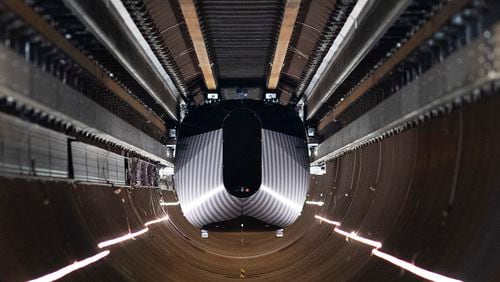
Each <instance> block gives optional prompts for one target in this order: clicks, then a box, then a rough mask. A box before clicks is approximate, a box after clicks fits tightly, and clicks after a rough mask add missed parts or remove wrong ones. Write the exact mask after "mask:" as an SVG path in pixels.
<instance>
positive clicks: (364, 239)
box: [333, 227, 382, 249]
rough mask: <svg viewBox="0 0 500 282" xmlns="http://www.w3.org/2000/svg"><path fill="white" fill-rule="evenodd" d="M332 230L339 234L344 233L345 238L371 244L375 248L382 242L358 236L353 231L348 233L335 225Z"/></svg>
mask: <svg viewBox="0 0 500 282" xmlns="http://www.w3.org/2000/svg"><path fill="white" fill-rule="evenodd" d="M333 231H335V232H337V233H339V234H341V235H344V236H346V237H347V238H350V239H353V240H356V241H358V242H361V243H363V244H366V245H369V246H372V247H374V248H376V249H378V248H382V243H380V242H378V241H373V240H370V239H367V238H363V237H360V236H358V235H357V234H356V233H355V232H351V233H348V232H345V231H343V230H340V229H338V228H337V227H335V229H333Z"/></svg>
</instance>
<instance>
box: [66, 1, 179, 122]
mask: <svg viewBox="0 0 500 282" xmlns="http://www.w3.org/2000/svg"><path fill="white" fill-rule="evenodd" d="M63 1H64V3H65V4H66V6H67V7H68V8H69V9H70V10H71V11H72V12H73V13H74V14H75V15H76V16H77V17H78V18H79V19H80V20H81V21H82V22H83V23H84V24H85V25H86V26H87V27H88V28H89V30H90V31H91V32H92V33H93V34H94V35H95V36H96V37H97V38H98V39H99V41H100V42H101V43H102V44H103V45H104V46H105V47H106V48H107V49H108V50H109V51H110V52H111V54H113V56H114V57H115V58H116V59H117V60H118V61H119V62H120V63H121V64H122V65H123V67H125V69H126V70H127V71H128V72H129V73H130V74H131V75H132V77H133V78H135V79H136V80H137V81H138V82H139V84H140V85H141V86H142V87H144V89H145V90H146V91H147V92H148V93H149V95H151V97H153V98H154V99H155V101H156V102H157V103H158V104H160V105H161V107H162V108H163V109H164V110H165V111H166V112H167V113H168V115H169V116H170V118H172V119H173V120H177V108H178V100H179V99H180V97H179V93H178V91H177V88H176V87H175V85H174V83H173V82H172V80H171V78H170V77H169V76H168V74H167V73H166V71H165V69H164V68H163V67H162V65H161V63H160V61H158V58H156V56H155V55H154V53H153V51H152V50H151V47H150V46H149V44H148V43H147V42H146V40H145V39H144V37H143V36H142V34H141V32H140V31H139V29H138V28H137V26H136V25H135V23H134V21H133V19H132V18H131V17H130V15H129V13H128V11H127V9H126V8H125V6H123V3H122V2H121V1H119V0H106V1H101V0H63Z"/></svg>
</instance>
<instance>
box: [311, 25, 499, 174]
mask: <svg viewBox="0 0 500 282" xmlns="http://www.w3.org/2000/svg"><path fill="white" fill-rule="evenodd" d="M451 70H453V71H451ZM491 87H495V88H497V89H500V24H497V25H495V26H494V27H493V28H492V32H491V33H484V34H483V35H481V38H478V39H476V40H475V41H474V42H473V43H471V44H469V45H467V46H466V47H463V48H462V49H459V50H458V51H456V52H455V53H453V54H452V55H450V56H449V57H448V58H446V59H445V60H444V61H443V62H442V63H440V64H438V65H436V66H434V67H433V68H431V69H430V70H429V71H427V72H426V73H424V74H423V75H422V76H421V77H419V78H418V79H417V80H415V81H413V82H411V83H410V84H409V85H407V86H405V87H404V88H402V89H401V90H400V91H399V92H397V93H395V94H393V95H392V96H391V97H389V98H387V99H386V100H384V101H382V102H381V103H380V104H378V105H377V106H375V107H374V108H373V109H371V110H370V111H368V112H367V113H366V114H364V115H363V116H361V117H360V118H358V119H356V120H355V121H353V122H352V123H350V124H349V125H347V126H346V127H344V128H343V129H341V130H340V131H339V132H337V133H336V134H334V135H333V136H331V137H329V138H328V139H327V140H325V141H324V142H322V143H321V144H320V145H319V147H318V151H317V156H316V159H315V161H313V163H314V164H319V163H322V162H324V161H327V160H329V159H333V158H335V157H337V156H339V155H341V154H343V153H345V152H348V151H349V150H352V149H355V148H357V147H359V146H361V145H363V144H365V143H366V142H369V141H370V140H374V139H376V138H378V137H381V136H384V134H387V133H388V132H390V131H391V130H397V129H398V128H399V129H401V128H402V127H404V126H405V125H407V124H408V123H409V122H413V121H418V120H422V119H423V118H425V116H430V115H431V113H434V114H439V112H440V111H441V112H442V111H446V110H447V109H448V110H450V109H451V108H453V104H457V103H458V104H460V103H462V100H465V101H472V100H474V99H475V98H476V99H477V98H479V97H480V95H481V91H482V90H485V91H488V90H489V89H491Z"/></svg>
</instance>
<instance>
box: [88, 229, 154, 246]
mask: <svg viewBox="0 0 500 282" xmlns="http://www.w3.org/2000/svg"><path fill="white" fill-rule="evenodd" d="M148 231H149V228H147V227H146V228H144V229H142V230H140V231H137V232H134V233H128V234H125V235H123V236H121V237H118V238H115V239H111V240H107V241H103V242H101V243H99V244H97V247H99V249H102V248H105V247H108V246H111V245H115V244H118V243H120V242H123V241H127V240H130V239H132V238H134V237H137V236H139V235H142V234H144V233H146V232H148Z"/></svg>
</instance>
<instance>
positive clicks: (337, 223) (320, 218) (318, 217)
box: [314, 215, 340, 226]
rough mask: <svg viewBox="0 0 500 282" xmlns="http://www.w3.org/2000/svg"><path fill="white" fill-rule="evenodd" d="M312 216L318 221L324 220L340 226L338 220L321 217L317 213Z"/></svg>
mask: <svg viewBox="0 0 500 282" xmlns="http://www.w3.org/2000/svg"><path fill="white" fill-rule="evenodd" d="M314 218H316V219H319V220H320V221H324V222H326V223H328V224H332V225H337V226H340V222H337V221H333V220H329V219H327V218H324V217H321V216H319V215H315V216H314Z"/></svg>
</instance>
